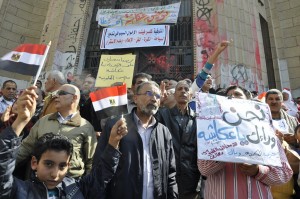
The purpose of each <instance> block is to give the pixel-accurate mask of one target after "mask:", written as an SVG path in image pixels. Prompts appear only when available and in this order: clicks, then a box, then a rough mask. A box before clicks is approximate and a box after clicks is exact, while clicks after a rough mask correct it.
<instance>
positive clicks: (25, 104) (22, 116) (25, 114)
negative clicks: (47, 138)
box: [12, 86, 38, 135]
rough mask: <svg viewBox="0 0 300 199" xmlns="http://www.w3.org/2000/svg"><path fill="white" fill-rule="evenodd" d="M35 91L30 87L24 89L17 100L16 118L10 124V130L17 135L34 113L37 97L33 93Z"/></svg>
mask: <svg viewBox="0 0 300 199" xmlns="http://www.w3.org/2000/svg"><path fill="white" fill-rule="evenodd" d="M35 89H36V86H31V87H29V88H27V89H25V91H24V92H23V93H22V94H21V96H20V97H19V98H18V101H17V103H18V108H17V112H18V116H17V118H16V120H15V121H14V123H13V124H12V128H13V130H14V131H15V133H16V134H17V135H19V134H20V133H21V131H22V130H23V128H24V127H25V125H26V124H27V123H28V122H29V121H30V119H31V117H32V116H33V114H34V112H35V108H36V99H37V98H38V95H37V94H36V93H35Z"/></svg>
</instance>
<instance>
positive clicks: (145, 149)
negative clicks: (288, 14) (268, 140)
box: [0, 46, 300, 199]
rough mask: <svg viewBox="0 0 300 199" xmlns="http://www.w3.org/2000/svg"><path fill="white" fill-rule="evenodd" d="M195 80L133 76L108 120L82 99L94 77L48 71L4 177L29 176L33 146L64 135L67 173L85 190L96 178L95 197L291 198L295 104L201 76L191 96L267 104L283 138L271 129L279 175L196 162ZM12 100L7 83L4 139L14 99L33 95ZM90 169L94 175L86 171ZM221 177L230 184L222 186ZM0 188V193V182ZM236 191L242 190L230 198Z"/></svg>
mask: <svg viewBox="0 0 300 199" xmlns="http://www.w3.org/2000/svg"><path fill="white" fill-rule="evenodd" d="M226 47H227V46H226ZM223 50H224V49H222V50H221V51H220V52H222V51H223ZM208 62H209V61H208ZM213 62H214V60H213V61H212V63H211V64H213ZM195 82H196V80H195V81H192V80H190V79H184V80H178V81H176V80H174V79H167V78H166V79H163V80H161V82H153V81H152V77H151V75H149V74H145V73H138V74H135V75H134V76H133V80H132V86H131V88H128V89H127V97H128V114H127V115H126V116H124V118H123V116H122V117H121V116H120V115H116V116H113V117H111V118H107V119H104V120H101V121H100V120H99V119H98V118H97V116H96V113H95V111H94V109H93V105H92V101H91V100H90V97H89V94H90V92H94V91H96V90H97V88H95V78H94V77H92V76H91V75H87V76H85V77H84V78H83V79H79V78H73V79H72V80H69V82H68V81H67V80H66V79H65V77H64V74H62V73H61V72H59V71H55V70H53V71H49V72H48V73H47V76H46V81H45V82H44V83H42V82H41V81H38V82H37V84H36V88H34V90H35V93H36V95H37V96H36V97H34V98H36V104H35V105H36V107H35V108H34V110H35V111H34V113H33V114H32V115H31V116H30V120H29V121H28V122H27V123H26V125H25V126H24V128H23V130H22V141H21V143H20V146H19V149H18V151H17V152H16V167H15V169H14V176H16V177H18V178H19V179H22V180H25V179H32V178H35V176H32V175H34V172H32V169H33V168H36V167H32V163H31V164H30V162H32V156H33V155H34V154H35V150H36V147H35V146H36V143H38V142H40V138H42V137H44V136H45V135H47V133H50V132H53V133H54V134H60V135H63V136H65V137H67V138H68V140H69V141H70V142H71V143H72V146H73V149H72V150H73V152H72V156H71V158H70V165H69V168H68V170H67V172H66V173H67V175H68V176H70V177H72V178H74V179H76V180H77V181H76V182H80V183H83V182H84V183H85V184H90V181H93V182H94V180H95V179H94V178H92V177H91V175H90V174H91V173H92V174H95V173H97V175H101V176H105V179H104V178H103V179H97V183H95V182H94V185H93V186H91V187H89V188H90V189H92V188H93V187H94V186H95V184H97V185H99V189H100V187H101V190H102V191H103V190H104V191H103V193H104V194H103V193H102V192H101V193H99V194H100V195H99V197H102V196H103V195H104V196H103V197H106V198H178V197H179V198H205V199H210V198H272V197H273V198H278V199H285V198H286V199H288V198H300V188H299V185H298V184H297V180H298V173H299V162H300V156H299V154H300V146H299V142H300V127H299V121H300V97H295V98H293V96H292V94H291V91H290V90H289V89H287V88H285V89H283V90H282V91H279V90H277V89H270V90H268V91H267V92H265V93H264V98H260V97H259V96H260V93H257V92H255V91H253V92H250V91H248V90H246V89H244V88H242V87H240V86H236V85H230V86H228V87H227V88H222V89H220V88H219V89H214V88H213V77H212V76H211V75H210V74H207V75H206V78H205V81H204V84H203V85H201V87H199V89H198V92H203V93H210V94H216V95H222V96H230V97H233V98H238V99H244V100H261V101H262V102H263V103H267V104H268V105H269V107H270V110H271V114H272V119H273V120H278V119H285V120H286V122H287V124H288V126H289V131H290V133H289V134H282V133H281V132H279V131H276V132H274V133H275V134H276V135H277V137H278V148H279V151H280V158H281V161H282V165H283V166H282V167H280V168H279V167H272V166H264V165H249V164H237V163H224V162H216V161H206V160H197V138H196V132H197V129H196V128H197V124H196V113H195V110H194V109H193V108H192V106H190V102H191V101H192V100H193V99H192V98H193V84H195ZM29 91H30V92H29ZM17 93H18V88H17V84H16V83H15V82H14V81H12V80H7V81H5V82H4V83H3V85H2V87H1V97H0V114H1V121H0V130H1V132H2V131H3V132H5V133H7V132H6V130H5V129H7V128H8V127H10V126H12V125H13V124H14V122H15V123H17V122H19V120H18V119H17V118H18V117H21V116H18V114H20V112H21V111H20V105H19V103H20V104H23V103H25V102H24V99H25V98H26V97H24V96H30V95H33V94H32V93H31V90H30V89H29V90H28V89H26V90H25V91H24V93H23V94H20V96H21V97H20V98H21V99H20V100H18V96H17ZM26 99H27V98H26ZM22 100H23V101H22ZM27 100H28V99H27ZM22 107H23V106H22ZM22 116H23V117H24V118H26V119H27V118H28V117H26V116H24V115H22ZM18 124H19V123H18ZM1 134H3V133H1ZM48 136H49V135H48ZM52 136H53V135H52ZM53 139H54V138H53ZM57 139H58V138H57ZM59 139H62V138H59ZM110 147H113V148H110ZM0 150H1V149H0ZM0 154H1V151H0ZM109 155H110V156H109ZM131 161H132V162H131ZM0 164H1V163H0ZM99 165H100V166H99ZM103 165H105V166H103ZM98 167H99V168H101V170H100V169H99V170H96V169H95V168H98ZM103 167H104V169H103ZM108 168H109V169H108ZM105 169H107V170H105ZM36 171H37V170H36ZM99 171H102V172H104V171H105V173H102V172H99ZM93 172H94V173H93ZM292 175H293V177H292ZM84 176H88V179H87V177H86V178H85V177H84ZM40 178H41V177H39V180H41V181H42V180H43V179H40ZM230 178H234V180H233V181H231V182H230V181H229V180H228V179H230ZM53 179H54V178H53ZM60 179H62V178H60ZM107 179H109V180H107ZM102 181H103V182H102ZM63 182H64V181H63ZM0 183H1V184H0V186H1V188H3V187H4V185H3V182H0ZM80 183H79V184H80ZM247 183H248V184H247ZM54 184H55V183H54ZM18 186H23V185H18ZM55 187H56V186H54V187H52V188H51V191H49V190H50V189H49V187H47V189H48V194H49V195H48V196H50V192H51V193H52V192H53V194H54V196H53V198H59V195H57V192H55V191H53V189H55ZM59 189H60V188H58V190H59ZM79 189H80V190H81V192H82V193H84V194H83V195H84V197H85V198H92V196H88V195H85V194H87V191H86V190H88V188H86V187H84V186H81V185H80V186H79ZM96 189H97V188H96ZM231 189H232V191H230V190H231ZM239 189H240V190H243V191H240V192H239V191H238V190H239ZM225 190H227V191H225ZM228 190H229V192H230V193H228ZM1 191H3V190H1V189H0V192H1ZM58 192H59V191H58ZM75 192H76V191H75ZM241 192H243V193H241ZM59 193H60V192H59ZM76 193H77V192H76ZM10 194H11V193H10ZM101 194H103V195H101ZM230 194H232V195H230ZM10 196H11V195H10Z"/></svg>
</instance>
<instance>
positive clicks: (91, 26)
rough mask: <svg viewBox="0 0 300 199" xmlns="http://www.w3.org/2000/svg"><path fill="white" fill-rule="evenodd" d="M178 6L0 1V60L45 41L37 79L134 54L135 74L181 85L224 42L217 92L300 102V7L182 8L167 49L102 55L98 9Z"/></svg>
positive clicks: (194, 0)
mask: <svg viewBox="0 0 300 199" xmlns="http://www.w3.org/2000/svg"><path fill="white" fill-rule="evenodd" d="M176 2H178V0H154V1H151V2H148V1H145V0H59V1H57V0H2V1H1V0H0V56H3V55H4V54H5V53H7V52H8V51H10V50H11V49H13V48H15V47H16V46H17V45H19V44H21V43H48V42H49V41H51V42H52V45H51V48H50V52H49V55H48V59H47V62H46V66H45V71H43V73H42V74H41V77H40V79H43V78H45V75H44V74H45V72H46V71H48V70H51V69H58V70H61V71H63V72H64V74H65V75H66V77H68V78H72V77H73V76H75V75H81V74H82V73H92V74H93V75H96V74H97V70H98V65H99V60H100V57H101V55H102V54H123V53H134V54H136V55H137V60H136V66H135V72H147V73H150V74H152V75H153V77H154V79H155V80H157V81H158V80H160V79H163V78H166V77H167V78H173V79H177V80H179V79H182V78H194V76H195V75H196V74H197V73H198V71H199V70H201V67H202V66H203V63H204V62H205V60H206V59H207V57H208V56H209V55H210V54H211V53H212V52H213V50H214V47H215V45H216V43H218V42H219V41H221V40H224V39H227V40H232V44H231V46H230V47H229V48H228V51H226V52H225V53H224V54H222V55H221V56H220V58H219V60H218V62H217V63H216V64H215V67H214V69H213V71H212V75H213V76H214V78H215V86H216V87H226V86H228V85H229V84H238V85H241V86H244V87H246V88H247V89H249V90H256V91H259V92H262V91H264V90H267V89H269V88H275V87H276V88H278V89H281V88H291V90H292V93H293V95H294V97H296V96H300V1H299V0H276V1H273V0H181V9H180V12H179V18H178V22H177V23H176V24H172V25H171V29H170V46H169V47H167V48H165V47H164V48H162V47H155V48H154V47H150V48H140V49H123V50H118V49H115V50H109V51H108V50H100V47H99V43H100V38H101V32H102V27H99V26H98V25H97V22H96V20H95V16H96V11H97V9H98V8H113V9H122V8H139V7H147V6H160V5H167V4H171V3H176ZM0 75H1V74H0ZM0 79H2V80H4V79H5V78H0ZM0 83H2V82H0ZM20 84H21V85H22V84H23V85H24V86H23V87H26V86H27V85H26V83H24V82H20ZM21 87H22V86H21Z"/></svg>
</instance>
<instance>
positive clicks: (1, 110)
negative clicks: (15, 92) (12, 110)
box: [0, 96, 15, 114]
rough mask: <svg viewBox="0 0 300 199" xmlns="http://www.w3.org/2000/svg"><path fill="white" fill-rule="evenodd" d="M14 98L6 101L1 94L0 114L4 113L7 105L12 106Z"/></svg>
mask: <svg viewBox="0 0 300 199" xmlns="http://www.w3.org/2000/svg"><path fill="white" fill-rule="evenodd" d="M14 102H15V100H12V101H7V100H5V99H4V97H3V96H1V97H0V114H2V113H4V111H5V110H6V109H7V107H8V106H12V105H13V103H14Z"/></svg>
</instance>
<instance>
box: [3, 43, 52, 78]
mask: <svg viewBox="0 0 300 199" xmlns="http://www.w3.org/2000/svg"><path fill="white" fill-rule="evenodd" d="M49 47H50V45H45V44H22V45H20V46H18V47H17V48H15V49H14V50H13V51H11V52H9V53H7V54H6V55H4V56H3V57H2V58H1V59H0V70H3V71H7V72H10V73H13V74H14V73H18V74H21V75H25V76H36V74H37V72H38V70H39V68H40V66H42V65H43V64H44V62H45V59H46V56H47V53H48V50H49Z"/></svg>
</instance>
